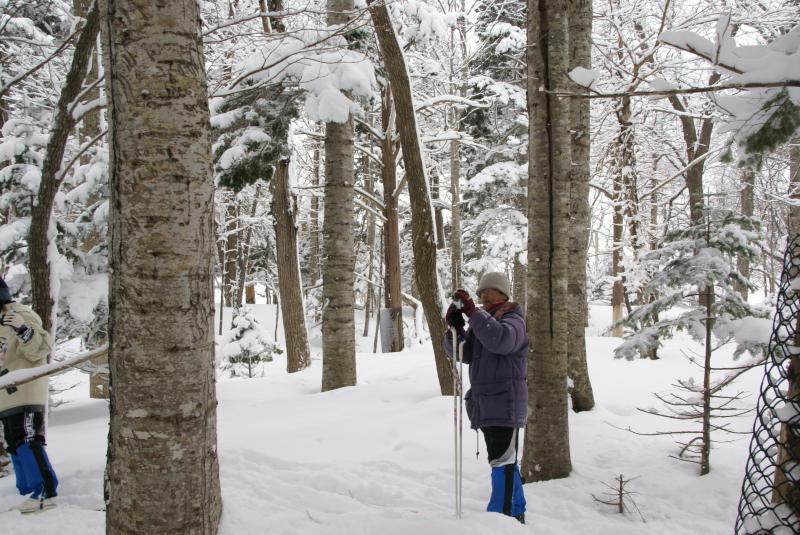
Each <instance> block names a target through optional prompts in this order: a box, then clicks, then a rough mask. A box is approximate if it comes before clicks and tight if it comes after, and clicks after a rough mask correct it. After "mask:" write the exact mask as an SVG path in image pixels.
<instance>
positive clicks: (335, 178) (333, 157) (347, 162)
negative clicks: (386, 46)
mask: <svg viewBox="0 0 800 535" xmlns="http://www.w3.org/2000/svg"><path fill="white" fill-rule="evenodd" d="M352 9H353V0H328V25H329V26H333V25H338V24H344V23H346V22H347V21H348V20H349V12H350V11H352ZM353 150H354V145H353V119H352V117H348V119H347V121H345V122H344V123H341V124H339V123H326V124H325V201H324V202H325V216H324V222H323V231H322V234H323V235H322V238H323V248H324V250H325V261H324V267H323V272H322V283H323V287H322V297H323V302H324V303H325V308H324V309H323V312H322V390H323V391H326V390H333V389H334V388H341V387H343V386H354V385H355V384H356V346H355V319H354V316H353V303H354V300H355V295H354V292H353V278H354V277H353V270H354V269H355V252H354V249H353V196H354V195H355V190H354V188H353V184H354V176H353Z"/></svg>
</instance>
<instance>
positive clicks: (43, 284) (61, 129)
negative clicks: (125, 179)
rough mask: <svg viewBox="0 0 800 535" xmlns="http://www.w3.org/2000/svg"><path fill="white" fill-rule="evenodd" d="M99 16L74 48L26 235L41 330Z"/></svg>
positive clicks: (49, 303) (49, 306)
mask: <svg viewBox="0 0 800 535" xmlns="http://www.w3.org/2000/svg"><path fill="white" fill-rule="evenodd" d="M99 27H100V16H99V12H98V9H97V7H93V8H92V9H91V10H90V11H89V13H88V14H87V15H86V24H85V25H84V27H83V30H81V35H80V37H79V38H78V42H77V43H76V45H75V52H74V54H73V58H72V64H71V65H70V70H69V72H68V73H67V79H66V80H65V82H64V88H63V89H62V90H61V95H60V96H59V99H58V105H57V107H56V111H55V116H54V117H53V125H52V127H51V129H50V138H49V140H48V142H47V151H46V153H45V157H44V162H43V163H42V176H41V182H40V185H39V192H38V194H37V196H36V202H35V203H34V204H33V207H32V208H31V226H30V230H29V232H28V254H29V262H28V264H29V271H30V274H31V301H32V303H31V304H32V306H33V309H34V310H35V311H36V313H37V314H39V317H41V318H42V327H44V329H45V330H48V331H52V327H53V323H54V320H55V318H54V315H53V304H54V297H57V296H53V295H52V294H53V289H52V287H51V275H52V272H51V266H50V256H49V254H48V251H49V249H50V246H51V236H52V234H51V230H52V229H51V226H54V225H53V222H52V221H51V219H52V215H53V204H54V203H55V199H56V195H57V194H58V191H59V188H60V187H61V184H62V182H63V181H64V178H65V177H66V170H64V169H62V164H63V160H64V151H65V150H66V147H67V139H68V138H69V135H70V134H71V133H72V130H73V128H75V125H76V124H77V123H78V118H79V117H76V113H75V109H74V108H75V105H76V100H78V98H79V96H80V94H81V87H82V84H83V80H84V78H85V77H86V72H87V71H88V69H89V63H90V61H91V58H92V51H93V50H94V48H95V43H96V42H97V32H98V29H99Z"/></svg>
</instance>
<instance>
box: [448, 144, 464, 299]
mask: <svg viewBox="0 0 800 535" xmlns="http://www.w3.org/2000/svg"><path fill="white" fill-rule="evenodd" d="M460 147H461V143H459V141H458V140H457V139H454V140H453V141H451V142H450V197H451V200H450V281H451V284H452V289H453V290H457V289H459V288H461V263H462V258H461V155H460Z"/></svg>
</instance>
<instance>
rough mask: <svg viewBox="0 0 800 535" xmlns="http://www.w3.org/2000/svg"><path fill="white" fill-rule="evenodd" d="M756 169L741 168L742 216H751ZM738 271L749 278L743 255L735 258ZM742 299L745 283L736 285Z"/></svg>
mask: <svg viewBox="0 0 800 535" xmlns="http://www.w3.org/2000/svg"><path fill="white" fill-rule="evenodd" d="M755 178H756V170H755V169H754V168H752V167H745V168H744V169H742V185H741V190H740V192H739V200H740V202H741V205H742V206H741V212H742V215H743V216H747V217H753V188H754V186H755ZM736 264H737V268H738V270H739V273H740V274H741V275H742V277H744V279H745V280H750V260H749V259H748V258H747V257H745V256H739V257H738V258H737V259H736ZM738 286H739V287H738V290H739V293H740V294H741V296H742V299H743V300H745V301H747V297H748V293H749V291H748V289H747V285H746V284H742V285H738Z"/></svg>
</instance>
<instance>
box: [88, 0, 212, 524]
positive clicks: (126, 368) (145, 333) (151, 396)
mask: <svg viewBox="0 0 800 535" xmlns="http://www.w3.org/2000/svg"><path fill="white" fill-rule="evenodd" d="M103 9H104V13H108V23H107V24H104V25H103V26H104V29H103V34H104V35H103V40H104V43H105V45H106V49H105V50H106V51H107V52H106V53H104V54H103V56H104V58H105V72H106V87H107V94H108V96H109V110H110V124H111V125H112V129H111V136H110V147H111V150H110V154H109V158H110V184H111V188H110V189H111V207H112V209H111V218H110V229H111V253H110V268H111V269H110V273H111V280H110V288H109V309H110V320H109V340H110V348H109V362H110V363H111V382H112V386H113V387H112V392H111V422H110V426H109V448H108V466H107V469H106V473H107V481H106V484H107V486H106V491H107V494H106V511H107V513H106V532H107V533H109V534H128V533H129V534H144V533H148V534H149V533H192V534H208V535H213V534H216V533H217V529H218V525H219V519H220V513H221V508H222V502H221V497H220V485H219V468H218V462H217V426H216V406H217V401H216V393H215V380H214V377H215V375H214V334H213V325H212V323H213V319H214V303H213V295H214V294H213V271H212V270H213V266H212V263H213V260H214V241H215V237H216V235H215V232H214V228H213V213H214V198H213V195H214V182H213V178H212V174H211V141H210V131H209V129H210V126H209V114H208V98H207V94H206V78H205V68H204V65H203V45H202V40H201V38H200V35H201V33H200V15H199V13H198V7H197V3H196V2H195V1H194V0H176V1H174V2H144V3H142V2H137V3H134V2H130V1H123V0H106V4H105V5H104V6H103Z"/></svg>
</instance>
